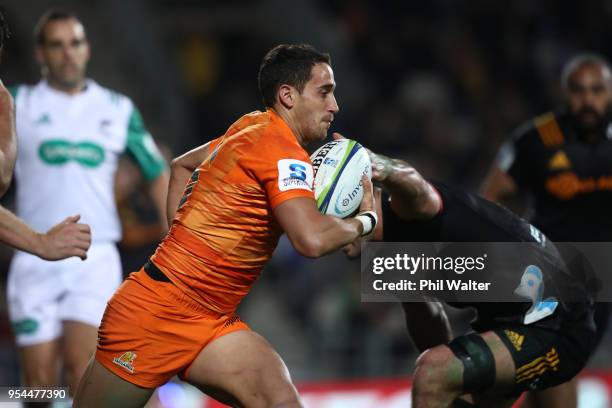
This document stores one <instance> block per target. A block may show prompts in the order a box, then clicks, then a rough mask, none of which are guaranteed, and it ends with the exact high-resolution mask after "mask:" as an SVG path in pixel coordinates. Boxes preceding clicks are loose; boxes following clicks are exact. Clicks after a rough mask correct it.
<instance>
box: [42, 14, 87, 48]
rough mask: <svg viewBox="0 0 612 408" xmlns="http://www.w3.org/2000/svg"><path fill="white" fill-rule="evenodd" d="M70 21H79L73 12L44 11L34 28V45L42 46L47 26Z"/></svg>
mask: <svg viewBox="0 0 612 408" xmlns="http://www.w3.org/2000/svg"><path fill="white" fill-rule="evenodd" d="M70 19H75V20H77V21H80V20H79V17H78V16H77V15H76V13H75V12H73V11H66V10H56V9H52V10H48V11H46V12H45V13H44V14H43V15H42V16H40V18H39V19H38V22H37V23H36V25H35V26H34V39H35V40H36V44H38V45H44V43H45V28H46V27H47V24H49V23H51V22H54V21H61V20H70Z"/></svg>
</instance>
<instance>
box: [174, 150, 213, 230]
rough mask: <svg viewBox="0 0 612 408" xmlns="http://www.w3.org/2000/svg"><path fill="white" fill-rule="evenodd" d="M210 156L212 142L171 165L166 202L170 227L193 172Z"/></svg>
mask: <svg viewBox="0 0 612 408" xmlns="http://www.w3.org/2000/svg"><path fill="white" fill-rule="evenodd" d="M209 155H210V142H208V143H206V144H204V145H202V146H199V147H196V148H195V149H193V150H190V151H188V152H187V153H185V154H183V155H181V156H179V157H177V158H175V159H174V160H172V163H171V164H170V183H169V185H168V198H167V201H166V216H167V219H168V225H172V220H173V219H174V216H175V214H176V211H177V210H178V207H179V205H180V202H181V199H182V198H183V194H184V192H185V185H186V184H187V182H188V181H189V179H190V178H191V175H192V174H193V172H194V171H195V170H196V169H197V168H198V167H199V166H200V164H202V162H203V161H204V160H206V159H207V158H208V156H209Z"/></svg>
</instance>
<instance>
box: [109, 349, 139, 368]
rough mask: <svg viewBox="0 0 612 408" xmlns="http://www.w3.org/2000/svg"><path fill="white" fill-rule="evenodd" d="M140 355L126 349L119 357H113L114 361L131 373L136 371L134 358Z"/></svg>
mask: <svg viewBox="0 0 612 408" xmlns="http://www.w3.org/2000/svg"><path fill="white" fill-rule="evenodd" d="M137 356H138V355H137V354H136V353H134V352H133V351H126V352H125V353H123V354H122V355H120V356H119V357H115V358H113V363H115V364H117V365H119V366H121V367H123V368H125V369H126V370H128V371H129V372H130V373H134V364H133V363H134V360H135V359H136V357H137Z"/></svg>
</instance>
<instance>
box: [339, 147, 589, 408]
mask: <svg viewBox="0 0 612 408" xmlns="http://www.w3.org/2000/svg"><path fill="white" fill-rule="evenodd" d="M371 158H372V163H373V166H372V167H373V171H372V173H373V176H372V179H373V180H374V181H377V182H379V183H381V184H382V186H383V189H384V193H382V195H381V197H380V198H381V199H379V200H377V204H380V205H379V209H378V211H379V225H378V226H377V229H376V231H375V233H374V236H373V239H374V240H384V241H389V242H401V241H403V242H526V243H533V245H531V246H530V248H531V252H530V253H528V254H521V257H517V259H516V262H517V265H522V268H508V269H505V270H509V271H512V273H511V274H508V273H501V274H502V275H503V277H504V278H505V280H507V281H508V282H510V284H509V285H508V288H509V290H510V291H513V290H515V288H517V287H518V286H521V285H523V284H525V286H529V285H531V286H534V288H533V289H534V290H535V287H537V286H539V285H540V284H541V282H543V281H545V280H546V281H548V282H554V285H546V286H544V287H543V288H542V291H543V293H544V296H545V297H547V298H548V299H553V297H552V296H551V295H554V296H556V297H555V298H554V299H555V302H553V303H554V304H553V305H552V307H550V308H549V309H547V310H545V309H546V307H535V308H534V307H533V306H534V305H535V306H538V305H539V306H546V305H543V304H542V302H541V301H538V300H536V299H535V298H534V297H532V298H531V299H532V302H520V301H518V302H507V303H453V304H452V305H453V306H455V307H473V308H475V309H476V312H477V319H476V320H475V321H474V322H472V327H473V329H474V330H475V332H473V333H469V334H466V335H462V336H459V337H456V338H455V339H453V340H452V341H450V342H448V341H447V340H448V339H450V337H451V334H450V329H449V326H448V323H447V319H446V317H445V315H444V311H443V309H442V308H441V307H440V305H439V304H436V303H429V304H426V303H403V305H402V306H403V307H404V310H405V312H406V317H407V323H408V328H409V331H410V333H411V336H412V337H413V340H414V341H415V344H416V345H417V347H418V348H419V349H420V350H421V351H423V350H426V351H425V352H424V353H423V354H421V356H420V357H419V358H418V360H417V363H416V368H415V372H414V378H413V393H412V396H413V407H415V408H419V407H471V406H478V407H493V406H495V407H504V406H507V407H509V406H511V405H512V403H513V402H514V401H515V400H516V398H518V396H519V395H520V394H521V393H522V392H524V391H526V390H530V389H544V388H548V387H551V386H555V385H558V384H561V383H563V382H566V381H568V380H570V379H571V378H573V377H574V376H575V375H576V374H578V372H579V371H580V370H581V369H582V368H583V367H584V365H585V364H586V362H587V360H588V357H589V356H590V354H591V352H592V350H593V347H594V331H595V328H594V323H593V317H592V315H593V308H592V302H591V299H590V296H589V294H588V293H587V290H586V286H585V285H584V282H582V281H579V280H576V279H575V278H574V277H573V276H571V275H570V272H569V270H568V269H567V268H565V264H564V263H563V261H561V260H560V256H559V254H558V252H557V251H556V248H555V247H554V245H553V244H552V243H551V242H550V241H549V240H547V239H546V237H545V236H544V235H543V234H542V233H540V232H539V231H538V230H537V229H536V228H534V227H532V226H531V225H530V224H528V223H527V222H526V221H524V220H523V219H521V218H519V217H518V216H516V215H514V214H513V213H511V212H510V211H508V210H506V209H504V208H502V207H500V206H498V205H497V204H494V203H492V202H489V201H487V200H484V199H482V198H480V197H477V196H474V195H470V194H467V193H465V192H463V191H460V190H458V189H455V188H452V187H449V186H446V185H443V184H439V183H431V184H430V183H428V182H427V181H425V180H424V179H423V178H422V177H421V176H420V175H419V173H418V172H417V171H416V170H415V169H414V168H412V167H411V166H410V165H408V164H407V163H405V162H403V161H401V160H395V159H389V158H387V157H385V156H382V155H377V154H374V153H371ZM381 216H382V217H381ZM381 220H382V221H381ZM359 249H360V248H359V245H358V243H353V244H351V245H350V246H348V247H347V248H345V252H347V254H348V255H349V256H355V255H357V254H358V252H359ZM528 258H531V259H528ZM532 259H537V260H538V261H539V266H540V267H536V266H534V264H533V263H532ZM511 282H513V283H511ZM550 287H554V288H553V289H550ZM555 291H557V292H555ZM536 292H537V290H536ZM562 292H563V293H566V294H567V293H569V292H571V293H572V299H571V302H566V301H564V300H563V295H562ZM515 293H516V292H515ZM534 293H535V292H534ZM560 294H561V296H559V295H560ZM549 296H551V297H549ZM549 306H550V305H549ZM536 309H538V310H539V312H538V313H536V314H534V310H536ZM461 396H463V397H462V398H460V397H461Z"/></svg>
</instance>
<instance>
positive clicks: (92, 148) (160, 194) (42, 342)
mask: <svg viewBox="0 0 612 408" xmlns="http://www.w3.org/2000/svg"><path fill="white" fill-rule="evenodd" d="M35 36H36V43H37V45H36V59H37V61H38V63H39V64H40V66H41V68H42V75H43V79H42V80H41V81H40V82H39V83H38V84H36V85H34V86H17V87H14V88H12V92H13V96H14V98H15V109H16V128H17V135H18V138H19V140H18V141H19V148H18V152H17V163H16V166H15V177H16V180H17V214H18V215H19V216H20V217H22V218H23V219H24V220H25V221H26V222H27V223H28V224H30V225H31V226H32V227H33V228H35V229H39V230H45V229H47V228H48V227H49V226H50V225H51V220H54V219H57V218H60V217H61V218H63V217H65V216H67V215H71V214H77V213H78V214H81V217H82V220H83V221H84V222H86V223H88V224H90V226H91V231H92V246H91V249H90V251H89V253H88V257H87V260H86V261H85V262H80V261H78V260H74V259H68V260H65V261H61V262H54V263H49V262H45V261H42V260H40V259H38V258H35V257H33V256H31V255H29V254H26V253H23V252H18V253H17V254H16V255H15V257H14V259H13V262H12V264H11V269H10V272H9V282H8V303H9V312H10V318H11V321H12V324H13V328H14V331H15V335H16V340H17V344H18V346H19V354H20V359H21V364H22V369H23V378H24V383H25V385H28V386H45V385H54V384H56V383H57V367H58V365H59V363H60V360H63V361H62V362H63V367H64V369H65V379H66V381H67V383H68V385H69V386H70V388H71V390H72V389H74V387H76V385H77V384H78V380H79V378H80V376H81V374H82V372H83V370H84V368H85V366H86V365H87V362H88V360H89V358H90V356H91V355H92V353H93V351H94V350H95V345H96V338H97V327H98V325H99V323H100V320H101V318H102V313H103V311H104V307H105V305H106V301H107V300H108V298H109V297H110V295H111V294H112V293H113V292H114V290H115V289H116V288H117V286H118V285H119V283H120V281H121V267H120V262H119V255H118V252H117V249H116V246H115V242H116V241H117V240H118V239H119V238H120V236H121V228H120V222H119V219H118V216H117V210H116V206H115V197H114V193H113V187H114V176H115V171H116V168H117V162H118V159H119V156H120V155H121V154H123V153H128V154H129V155H130V156H131V157H132V158H134V159H135V161H136V162H137V163H138V164H139V165H140V168H141V170H142V172H143V175H144V177H145V178H146V179H147V180H149V181H150V183H151V184H150V186H151V197H152V199H153V200H154V202H155V203H156V206H157V207H158V210H159V213H160V219H161V220H162V222H164V225H165V218H164V215H165V198H166V190H167V186H168V175H167V166H166V164H165V162H164V160H163V159H162V157H161V156H160V155H159V152H158V150H157V148H156V146H155V143H154V142H153V139H152V138H151V135H150V134H149V133H148V132H147V131H146V129H145V127H144V125H143V123H142V119H141V117H140V114H139V112H138V110H137V109H136V107H135V106H134V105H133V103H132V101H131V100H130V99H129V98H127V97H125V96H123V95H120V94H118V93H115V92H113V91H110V90H108V89H106V88H103V87H102V86H100V85H98V84H97V83H96V82H94V81H93V80H91V79H87V78H86V77H85V71H86V66H87V63H88V61H89V57H90V49H89V45H88V42H87V38H86V35H85V30H84V27H83V25H82V24H81V22H80V21H79V20H78V18H77V17H76V16H75V15H74V14H72V13H66V12H60V11H50V12H48V13H46V14H45V15H43V16H42V17H41V19H40V21H39V23H38V25H37V27H36V29H35ZM61 218H60V219H61Z"/></svg>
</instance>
